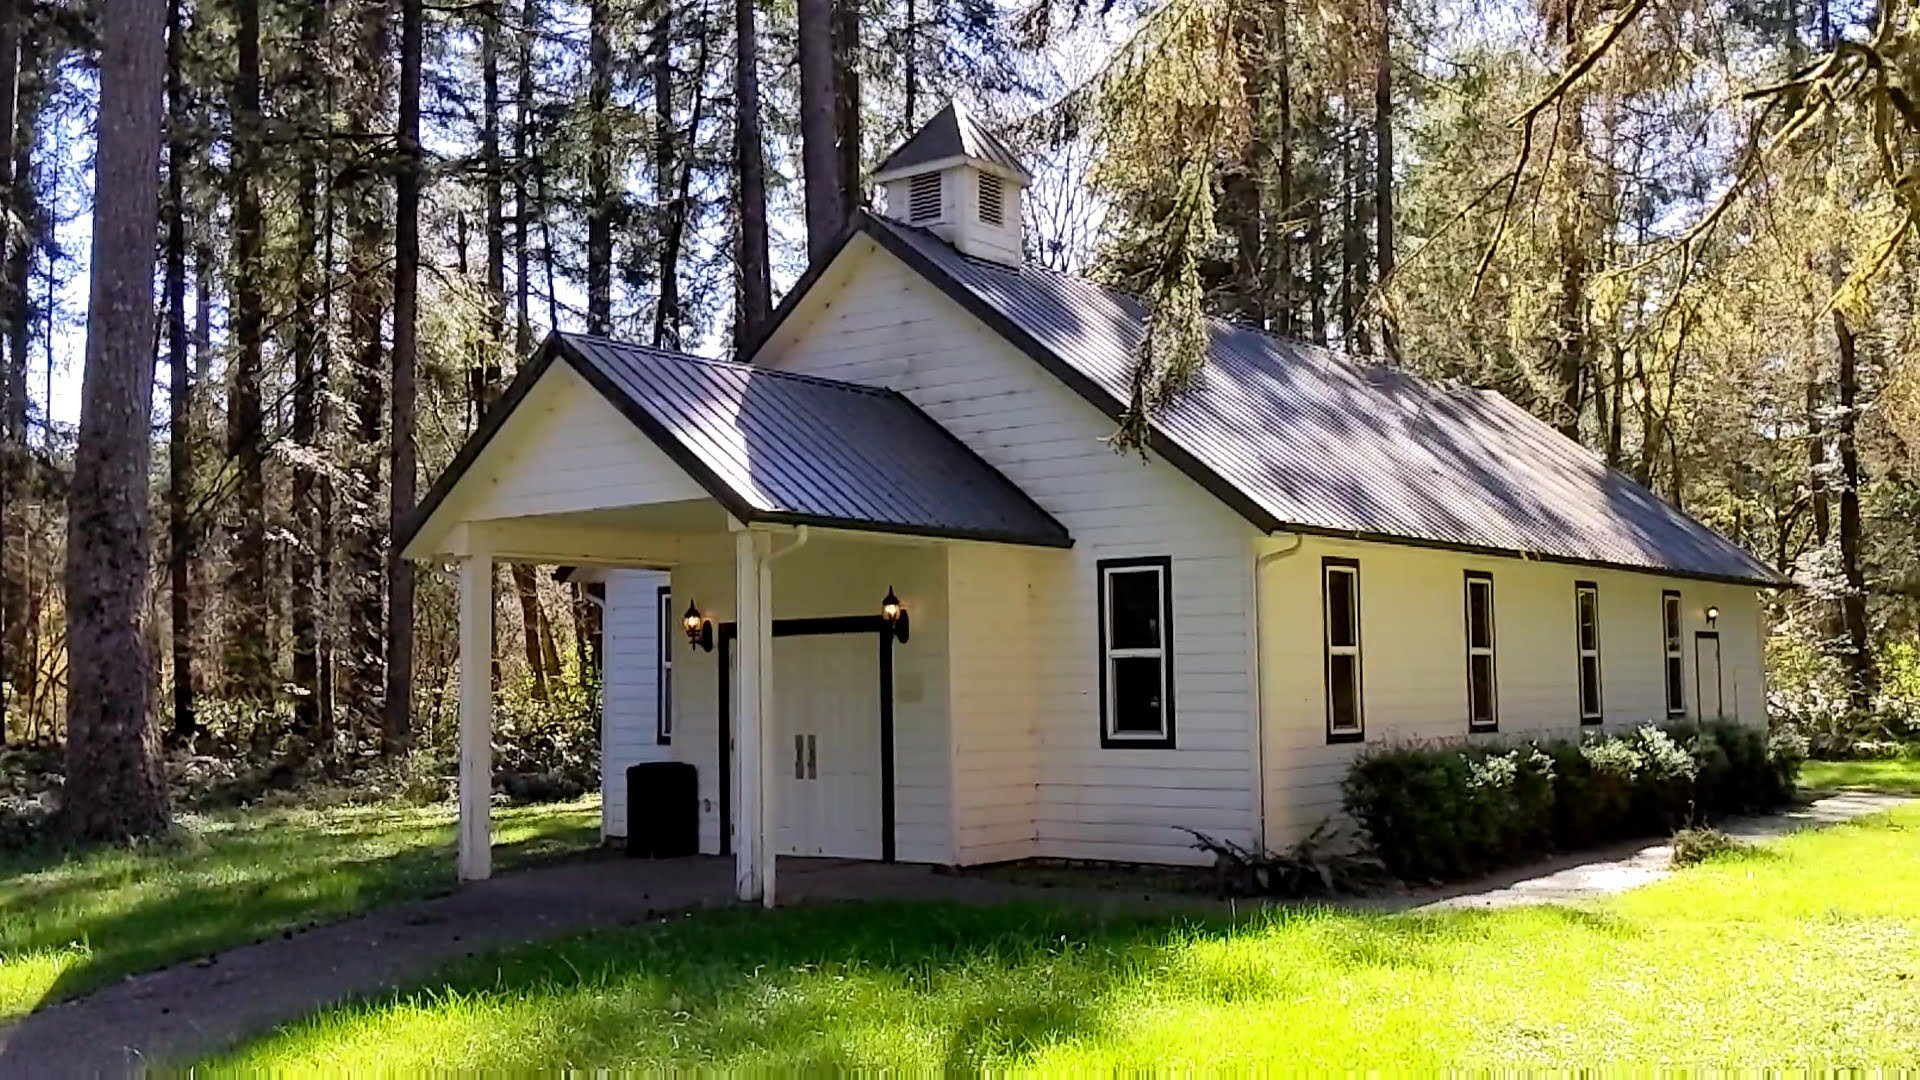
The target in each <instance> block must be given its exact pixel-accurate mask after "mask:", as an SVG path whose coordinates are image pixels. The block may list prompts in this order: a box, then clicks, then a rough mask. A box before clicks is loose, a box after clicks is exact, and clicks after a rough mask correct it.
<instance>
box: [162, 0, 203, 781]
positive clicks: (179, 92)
mask: <svg viewBox="0 0 1920 1080" xmlns="http://www.w3.org/2000/svg"><path fill="white" fill-rule="evenodd" d="M184 3H185V0H172V3H171V4H169V5H168V10H167V116H168V121H167V244H166V246H167V270H166V277H167V282H166V288H167V366H168V369H169V372H168V374H169V377H170V383H169V386H170V389H169V393H168V402H167V592H168V601H169V605H170V608H169V614H170V615H171V624H172V625H171V626H170V628H169V629H170V633H171V642H172V653H173V737H174V739H175V740H176V741H177V742H179V743H181V744H182V745H185V744H187V743H189V742H191V741H192V739H193V736H194V734H195V732H196V731H197V730H198V725H197V724H196V723H195V720H194V714H193V560H194V542H193V539H194V538H193V527H192V523H191V521H190V520H189V514H190V513H191V510H190V507H191V506H192V505H193V439H192V434H193V432H192V428H193V368H192V364H193V361H192V358H191V357H189V356H188V355H187V351H188V345H187V163H188V162H189V161H190V160H191V159H192V154H193V150H192V147H191V146H190V145H189V144H188V140H187V130H186V128H187V99H186V85H185V77H184V72H183V70H182V67H183V65H184V63H185V61H186V55H185V49H186V42H185V41H184V40H183V35H184V34H185V33H186V18H185V12H184V10H183V6H184Z"/></svg>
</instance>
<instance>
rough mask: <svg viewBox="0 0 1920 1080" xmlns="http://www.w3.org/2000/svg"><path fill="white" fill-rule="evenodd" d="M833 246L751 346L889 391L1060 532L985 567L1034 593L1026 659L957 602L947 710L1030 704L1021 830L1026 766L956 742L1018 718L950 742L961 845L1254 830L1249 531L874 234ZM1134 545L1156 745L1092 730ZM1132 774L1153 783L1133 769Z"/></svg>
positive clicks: (1047, 851)
mask: <svg viewBox="0 0 1920 1080" xmlns="http://www.w3.org/2000/svg"><path fill="white" fill-rule="evenodd" d="M842 263H843V264H844V269H843V266H842V265H836V266H835V267H834V273H833V274H831V275H829V281H830V282H839V283H840V284H839V285H838V287H829V288H816V290H815V291H814V293H813V294H812V295H811V296H809V298H808V299H807V300H806V301H805V302H804V303H803V304H802V306H801V309H800V310H799V311H796V313H795V315H794V318H793V320H792V321H790V322H789V324H788V325H787V326H786V327H785V328H783V330H782V331H781V333H780V334H779V336H778V337H777V338H776V340H774V341H773V342H772V343H770V345H769V347H768V348H767V349H766V350H764V351H763V352H762V354H761V356H760V357H759V358H758V361H757V362H760V363H763V364H766V365H768V366H772V367H776V368H780V369H783V370H791V371H802V372H807V373H810V374H815V375H822V376H827V377H831V378H837V379H845V380H849V381H854V382H865V383H870V384H875V385H882V386H888V387H891V388H893V389H896V390H899V391H900V392H901V393H903V394H905V395H906V396H907V397H908V398H910V399H911V400H912V401H913V402H914V403H915V404H917V405H919V406H920V407H921V408H922V409H924V410H926V412H927V413H928V414H929V415H931V416H932V417H933V418H934V419H935V420H936V421H939V422H940V423H941V424H943V425H944V426H946V427H947V428H948V429H949V430H951V431H953V432H954V434H956V435H957V436H959V438H961V439H962V440H963V441H965V442H966V443H967V444H968V445H969V446H971V447H972V448H973V449H974V450H975V451H976V452H977V453H979V454H980V455H981V456H982V457H983V458H985V459H986V460H987V461H988V462H990V463H991V464H993V465H994V466H995V467H996V468H998V469H1000V470H1001V471H1002V472H1004V473H1005V474H1006V475H1007V476H1008V477H1009V478H1010V479H1012V480H1013V482H1014V483H1016V484H1018V485H1020V487H1021V488H1023V489H1024V490H1026V491H1027V492H1028V494H1030V495H1031V496H1032V497H1033V498H1034V499H1035V501H1037V502H1038V503H1039V504H1040V505H1041V506H1043V507H1045V508H1046V509H1047V510H1048V511H1050V512H1051V513H1053V514H1054V516H1056V517H1057V518H1059V519H1060V521H1061V522H1062V523H1063V524H1064V525H1066V527H1067V529H1068V530H1069V531H1070V532H1071V533H1072V535H1073V537H1074V540H1075V545H1074V547H1073V548H1072V549H1071V550H1070V551H1066V552H1048V551H1033V552H1028V553H1025V556H1024V558H1025V572H1024V573H1022V572H1021V571H1020V570H1019V569H1018V568H1017V567H1013V566H1003V567H1001V568H1000V569H998V570H996V571H993V575H994V576H995V577H996V578H997V579H998V580H1002V581H1004V582H1005V583H1006V585H1007V586H1008V587H1009V588H1012V587H1016V586H1017V587H1018V588H1023V589H1024V590H1025V591H1027V592H1028V594H1029V595H1030V597H1031V600H1030V602H1029V603H1027V604H1026V605H1024V607H1023V609H1022V610H1024V612H1025V621H1024V624H1023V626H1022V628H1021V631H1020V632H1021V633H1022V634H1023V635H1025V637H1024V638H1023V639H1022V640H1025V641H1029V642H1030V647H1029V648H1028V649H1026V650H1025V651H1024V657H1019V656H1012V655H1009V650H1008V649H1007V647H1006V639H1005V629H1004V626H1003V625H1002V624H1001V623H998V622H996V621H995V620H994V619H992V618H991V617H990V616H991V613H990V612H980V611H976V610H967V611H965V612H964V613H961V612H960V611H959V609H956V616H957V617H956V623H955V627H954V629H955V633H954V636H953V641H952V652H953V656H954V665H955V672H956V675H955V678H956V684H959V683H960V680H961V678H962V676H961V674H960V673H962V672H965V673H966V675H965V677H964V680H965V681H964V689H963V690H962V691H961V693H960V694H959V696H957V697H956V699H955V701H956V705H955V707H956V709H959V708H965V709H967V710H969V711H970V712H973V713H976V714H977V713H979V712H980V711H982V710H985V709H990V708H991V705H990V704H988V703H990V702H992V701H996V700H998V701H1024V700H1026V698H1027V695H1029V694H1031V696H1032V700H1033V702H1034V706H1033V713H1032V715H1033V721H1032V722H1033V725H1034V735H1033V740H1032V751H1033V765H1032V770H1031V771H1032V781H1031V783H1032V800H1033V802H1032V821H1033V837H1032V843H1031V845H1030V846H1028V845H1027V844H1026V842H1025V832H1026V821H1027V810H1026V797H1025V792H1026V789H1027V786H1028V780H1027V779H1026V776H1025V775H1024V774H1019V777H1018V779H1017V780H1012V779H1010V780H1005V781H1001V782H999V783H997V784H996V783H990V782H988V781H986V780H985V778H984V776H983V775H982V774H981V770H980V767H979V766H978V765H977V764H976V763H975V762H974V761H973V760H972V758H973V757H974V755H975V754H976V753H978V754H993V753H999V754H1000V755H1001V759H1002V760H1004V759H1005V757H1006V756H1007V755H1006V753H1005V750H1006V742H1007V740H1010V739H1014V738H1016V737H1017V730H1018V724H1017V723H1015V722H1011V721H1006V720H1001V721H999V723H1001V724H1003V725H1005V726H1004V728H1003V729H1001V730H998V731H995V732H993V733H991V734H986V735H983V736H982V737H981V738H980V740H978V742H977V744H976V741H975V740H974V739H973V728H972V727H971V725H969V726H968V727H967V728H966V729H965V731H966V735H967V739H968V741H967V742H965V743H963V744H962V749H961V751H960V754H959V756H958V757H957V758H956V761H957V764H958V768H959V772H958V774H957V777H956V784H957V785H958V788H957V790H958V791H959V792H961V793H962V795H963V796H964V797H965V798H966V799H967V800H968V802H967V805H965V806H964V807H962V808H960V810H959V811H958V813H957V815H956V819H955V826H956V833H957V837H958V838H957V840H956V844H957V846H958V848H959V857H961V858H964V859H966V860H967V861H985V860H988V859H997V858H1014V857H1021V856H1023V855H1024V856H1036V855H1037V856H1049V857H1061V858H1091V859H1118V860H1141V861H1156V862H1200V861H1204V858H1205V857H1204V856H1203V855H1201V853H1199V852H1197V851H1195V850H1194V849H1193V848H1192V847H1191V846H1190V845H1191V843H1192V837H1191V836H1189V835H1188V834H1187V833H1185V832H1183V831H1181V830H1180V829H1179V828H1176V827H1175V826H1176V824H1178V825H1186V826H1188V827H1191V828H1194V829H1197V830H1199V831H1202V832H1205V833H1207V834H1209V835H1212V836H1217V837H1223V838H1227V839H1231V840H1234V841H1237V842H1240V843H1247V842H1249V841H1251V840H1252V838H1253V833H1254V830H1255V828H1256V824H1257V813H1256V812H1255V811H1254V810H1253V809H1252V803H1253V801H1254V800H1253V799H1252V794H1251V793H1252V791H1253V789H1254V785H1255V771H1254V768H1253V762H1254V757H1253V746H1254V737H1253V731H1252V727H1253V711H1254V710H1253V697H1252V692H1251V686H1252V682H1253V680H1252V678H1251V675H1250V667H1251V662H1250V661H1251V650H1250V648H1249V645H1248V637H1247V633H1248V627H1249V626H1250V618H1249V611H1250V608H1249V605H1250V604H1251V602H1252V601H1251V597H1250V595H1249V593H1250V590H1249V587H1248V586H1249V582H1250V567H1251V559H1252V541H1253V538H1254V530H1253V529H1252V528H1251V527H1250V526H1249V525H1247V524H1246V523H1245V522H1244V521H1243V520H1242V519H1240V518H1239V517H1238V516H1237V515H1235V514H1233V513H1232V512H1230V511H1229V510H1228V509H1227V508H1226V507H1225V506H1223V505H1222V504H1221V503H1220V502H1219V501H1218V500H1216V499H1215V498H1213V497H1212V496H1211V495H1209V494H1207V493H1206V492H1205V491H1204V490H1202V489H1201V488H1200V487H1199V486H1198V485H1197V484H1195V483H1194V482H1193V481H1191V480H1189V479H1188V478H1186V477H1185V476H1184V475H1182V474H1180V473H1179V472H1178V471H1176V470H1175V469H1173V468H1172V467H1170V466H1168V465H1167V464H1165V463H1164V462H1162V461H1160V460H1158V459H1157V458H1156V459H1154V460H1152V461H1147V462H1142V461H1141V460H1140V458H1139V457H1138V456H1130V455H1120V454H1115V453H1114V452H1113V451H1112V449H1111V448H1110V447H1109V446H1108V445H1107V444H1106V443H1105V442H1104V441H1103V438H1104V437H1105V436H1107V435H1109V434H1111V433H1112V431H1113V424H1112V422H1111V421H1110V420H1108V419H1107V418H1106V417H1105V416H1103V415H1102V414H1101V413H1100V412H1099V411H1098V410H1096V409H1095V408H1093V407H1092V406H1091V405H1089V404H1087V403H1086V402H1085V401H1084V400H1082V399H1081V398H1080V397H1079V396H1078V395H1076V394H1075V393H1074V392H1073V391H1071V390H1069V389H1067V387H1066V386H1064V385H1063V384H1061V383H1060V382H1059V381H1058V380H1057V379H1055V378H1054V377H1053V376H1051V375H1049V374H1047V373H1046V371H1044V370H1043V369H1042V368H1041V367H1040V366H1039V365H1038V364H1037V363H1035V361H1034V360H1033V359H1032V358H1030V357H1028V356H1026V355H1024V354H1022V353H1020V352H1019V351H1018V350H1016V349H1015V348H1014V347H1013V346H1012V345H1010V344H1009V343H1007V342H1006V341H1005V340H1004V339H1002V338H1001V337H999V336H998V335H997V334H995V333H993V332H992V331H991V330H989V329H988V328H987V327H985V326H984V325H982V324H981V323H980V322H978V321H977V320H975V319H974V318H973V317H972V316H970V315H968V314H967V313H966V312H965V311H964V310H963V309H961V308H960V307H959V306H958V305H957V304H955V303H954V302H953V301H952V300H950V299H948V298H947V297H946V296H944V295H943V294H941V293H940V292H939V291H938V290H936V289H935V288H933V287H932V286H931V285H929V284H927V283H926V282H925V281H924V280H922V279H921V278H919V277H918V276H917V275H916V274H914V273H912V272H911V271H909V270H907V269H906V268H905V267H903V266H902V265H901V264H900V263H898V262H897V261H895V260H894V259H893V257H892V256H891V255H888V254H885V253H884V252H881V251H879V249H878V248H877V247H875V246H874V245H873V244H872V243H871V241H868V240H866V239H865V238H860V239H858V240H856V241H855V246H854V247H853V248H850V250H849V253H848V257H843V259H842ZM1133 556H1169V557H1171V559H1172V570H1173V623H1174V642H1173V644H1174V693H1175V700H1176V707H1177V709H1178V715H1177V719H1176V725H1177V732H1178V744H1177V747H1176V748H1175V749H1171V750H1138V749H1102V748H1101V746H1100V726H1101V718H1100V708H1099V682H1098V670H1099V669H1098V663H1099V661H1098V641H1099V639H1098V630H1097V626H1096V617H1097V616H1096V596H1097V593H1096V587H1097V583H1096V569H1095V567H1096V564H1097V562H1098V560H1100V559H1105V558H1119V557H1133ZM983 572H985V568H984V567H980V568H975V567H965V566H963V567H961V568H960V570H958V571H956V574H957V578H956V581H957V584H956V588H957V587H958V583H965V582H967V581H968V580H969V579H971V580H972V581H973V583H974V587H975V588H976V589H978V588H982V586H981V585H980V584H979V577H978V575H979V574H980V573H983ZM1000 591H1001V592H1002V593H1004V591H1005V590H1000ZM990 599H991V600H992V601H993V602H996V603H997V602H998V601H999V600H1000V599H1001V597H998V596H996V597H992V598H990ZM968 607H969V608H971V607H972V605H971V604H969V605H968ZM994 681H998V682H1000V683H1001V685H998V686H996V685H991V683H992V682H994ZM1029 687H1031V689H1029ZM1190 690H1191V691H1192V699H1191V700H1189V691H1190ZM960 722H961V721H960V719H959V715H958V714H957V713H956V724H959V723H960ZM1143 775H1153V776H1155V777H1156V778H1158V779H1160V780H1161V781H1162V782H1161V783H1153V784H1144V783H1141V782H1140V781H1139V778H1140V777H1141V776H1143ZM1167 788H1174V789H1177V790H1222V791H1232V792H1236V793H1239V794H1240V796H1241V797H1240V799H1239V800H1238V801H1237V803H1235V804H1234V805H1223V806H1219V807H1216V808H1213V809H1210V810H1205V809H1203V810H1201V811H1200V812H1198V813H1195V812H1194V808H1192V807H1188V806H1183V805H1167V806H1161V804H1159V803H1157V802H1156V801H1155V799H1156V795H1157V792H1159V791H1161V790H1165V789H1167ZM989 802H991V803H992V804H993V805H987V804H988V803H989ZM1121 804H1125V805H1127V806H1129V807H1131V808H1132V809H1131V810H1130V811H1129V813H1128V814H1127V816H1126V817H1125V818H1124V819H1122V818H1117V817H1116V816H1115V814H1114V812H1113V808H1114V807H1115V806H1117V805H1121ZM1156 808H1157V809H1159V810H1164V811H1165V812H1164V813H1155V810H1156ZM1023 849H1024V850H1023Z"/></svg>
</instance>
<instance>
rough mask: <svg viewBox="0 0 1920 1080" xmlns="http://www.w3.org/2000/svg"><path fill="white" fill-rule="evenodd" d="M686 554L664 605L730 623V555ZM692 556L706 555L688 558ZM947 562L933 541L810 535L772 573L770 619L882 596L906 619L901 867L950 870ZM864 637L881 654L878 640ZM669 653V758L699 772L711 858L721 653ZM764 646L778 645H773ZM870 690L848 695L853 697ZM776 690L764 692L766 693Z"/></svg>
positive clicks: (898, 721)
mask: <svg viewBox="0 0 1920 1080" xmlns="http://www.w3.org/2000/svg"><path fill="white" fill-rule="evenodd" d="M786 542H788V541H787V540H786V539H783V540H782V543H786ZM695 554H696V558H695V559H691V560H689V561H687V562H684V563H682V564H680V565H679V566H676V567H675V568H674V571H673V588H674V603H675V604H676V605H677V606H678V607H679V608H682V609H684V608H685V606H686V605H687V604H688V603H690V602H691V603H695V604H698V605H699V607H700V610H701V611H702V612H703V613H705V614H706V615H707V616H708V617H709V618H711V619H713V621H714V622H715V624H716V625H719V624H724V623H727V622H731V621H732V620H733V617H734V614H733V613H734V576H733V575H734V568H733V560H732V550H731V546H730V545H729V544H716V545H714V547H713V549H712V550H710V551H707V552H704V553H701V552H696V553H695ZM701 555H704V556H705V558H698V556H701ZM945 560H946V552H945V549H944V548H942V547H941V546H939V545H936V544H925V543H918V542H900V541H889V540H886V539H875V540H873V541H871V542H868V541H863V540H853V539H849V538H846V537H844V536H838V535H834V534H831V533H826V532H816V533H815V534H814V536H813V538H812V539H811V540H810V541H809V542H808V544H807V546H806V547H804V548H801V549H800V550H798V551H795V552H794V553H793V554H791V555H788V556H785V557H782V558H781V559H780V560H779V561H778V562H776V563H775V564H774V576H773V612H774V618H775V619H776V620H784V619H800V618H825V617H832V616H845V615H877V614H879V611H880V602H881V600H882V599H883V598H884V597H885V596H886V594H887V590H888V588H892V589H893V590H894V591H895V593H896V594H897V595H898V596H899V597H900V599H901V601H902V602H903V603H904V604H905V605H906V606H907V609H908V611H909V612H910V613H911V619H912V630H913V632H912V635H911V640H910V641H909V642H907V643H905V644H896V645H895V646H894V649H893V676H894V769H895V775H894V810H895V840H896V845H897V847H896V855H897V857H898V858H899V859H900V860H902V861H904V862H927V863H939V864H949V863H952V862H953V861H954V856H953V833H952V821H953V814H952V809H951V808H952V775H953V771H952V759H951V735H950V729H949V726H948V720H947V716H948V707H947V700H948V674H947V632H946V626H947V616H946V595H947V585H946V573H947V570H946V561H945ZM865 640H867V641H872V642H873V643H874V645H873V647H875V648H878V647H879V646H878V640H877V637H868V638H865ZM673 648H674V664H675V667H674V696H675V698H676V702H675V705H676V708H677V709H678V712H677V713H676V714H675V717H676V723H675V735H674V752H675V754H676V759H677V760H681V761H691V762H693V763H694V765H695V766H696V767H697V768H698V770H699V784H700V809H701V850H702V851H706V852H717V851H719V850H720V810H719V798H720V786H719V779H718V774H717V771H716V770H717V768H718V762H719V745H720V744H719V732H720V726H719V693H720V691H719V687H720V684H719V667H718V662H719V657H720V650H719V649H718V648H717V647H716V648H715V649H714V651H712V652H699V651H697V650H694V649H693V648H691V647H690V646H689V645H688V643H687V641H686V640H685V638H684V637H676V638H675V640H674V642H673ZM774 648H775V650H776V651H777V650H778V649H779V648H780V642H779V641H777V640H776V641H775V642H774ZM877 691H878V688H877V687H874V688H866V687H856V688H848V692H851V693H867V692H877ZM779 692H780V688H779V687H778V686H776V687H774V693H775V695H776V696H777V695H778V694H779ZM775 707H776V708H778V705H777V704H776V706H775ZM874 752H875V753H876V754H877V753H878V752H879V747H877V746H876V747H875V748H874Z"/></svg>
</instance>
